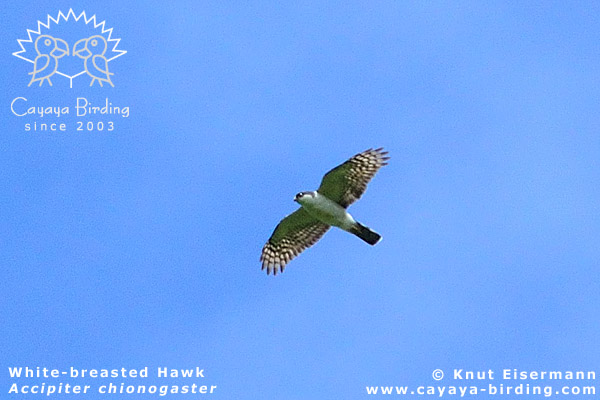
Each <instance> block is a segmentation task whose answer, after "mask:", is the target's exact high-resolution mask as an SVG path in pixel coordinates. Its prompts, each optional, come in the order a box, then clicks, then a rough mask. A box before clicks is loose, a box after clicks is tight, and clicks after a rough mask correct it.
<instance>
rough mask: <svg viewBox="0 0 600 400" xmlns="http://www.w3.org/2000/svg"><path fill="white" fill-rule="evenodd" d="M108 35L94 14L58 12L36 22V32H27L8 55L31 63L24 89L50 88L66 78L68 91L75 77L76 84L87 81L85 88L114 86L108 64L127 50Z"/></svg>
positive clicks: (104, 24)
mask: <svg viewBox="0 0 600 400" xmlns="http://www.w3.org/2000/svg"><path fill="white" fill-rule="evenodd" d="M112 33H113V28H106V21H102V22H97V20H96V15H93V16H91V17H87V15H86V13H85V11H82V12H81V13H80V14H79V15H75V13H74V12H73V9H69V12H68V13H67V15H65V14H63V12H62V11H59V12H58V15H57V16H56V18H54V17H52V16H51V15H50V14H48V16H47V19H46V22H45V23H44V22H42V21H39V20H38V21H37V30H32V29H27V36H28V38H27V39H18V40H17V42H18V43H19V46H20V47H21V50H20V51H16V52H14V53H12V54H13V56H15V57H18V58H20V59H22V60H25V61H27V62H29V63H31V64H32V65H31V69H30V72H29V73H28V74H29V75H30V78H29V82H28V85H27V86H39V87H41V86H44V85H47V86H53V84H52V82H53V80H54V81H56V80H57V79H62V78H67V79H68V80H69V87H70V88H72V87H73V80H75V78H78V79H77V81H78V83H79V82H85V78H87V79H88V82H89V86H100V87H103V86H104V85H110V86H112V87H114V83H113V76H114V75H115V74H114V72H112V69H113V68H112V67H113V65H112V61H114V60H115V59H116V58H118V57H120V56H122V55H123V54H125V53H127V51H125V50H119V49H118V48H117V47H118V45H119V42H120V41H121V39H118V38H113V37H112Z"/></svg>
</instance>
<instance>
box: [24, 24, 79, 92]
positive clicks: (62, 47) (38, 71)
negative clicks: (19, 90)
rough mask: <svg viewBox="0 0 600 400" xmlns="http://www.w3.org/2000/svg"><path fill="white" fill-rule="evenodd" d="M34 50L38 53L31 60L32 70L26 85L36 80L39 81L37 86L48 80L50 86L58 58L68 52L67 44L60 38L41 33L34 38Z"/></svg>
mask: <svg viewBox="0 0 600 400" xmlns="http://www.w3.org/2000/svg"><path fill="white" fill-rule="evenodd" d="M35 51H37V54H38V55H37V57H36V58H35V60H34V61H33V71H32V72H30V73H29V75H31V82H29V85H27V86H31V84H32V83H33V82H37V81H39V82H40V84H39V86H42V84H43V83H44V81H48V83H49V84H50V86H52V81H51V80H50V77H51V76H52V75H54V74H55V73H56V70H57V69H58V59H59V58H61V57H64V56H65V55H67V54H69V45H68V44H67V42H65V41H64V40H62V39H57V38H54V37H52V36H50V35H41V36H38V38H37V39H36V40H35Z"/></svg>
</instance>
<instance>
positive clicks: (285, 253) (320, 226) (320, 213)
mask: <svg viewBox="0 0 600 400" xmlns="http://www.w3.org/2000/svg"><path fill="white" fill-rule="evenodd" d="M387 154H388V152H387V151H383V148H382V147H380V148H378V149H374V150H373V149H369V150H366V151H363V152H362V153H359V154H357V155H355V156H354V157H351V158H350V159H349V160H348V161H346V162H344V163H343V164H341V165H339V166H337V167H335V168H334V169H332V170H331V171H329V172H328V173H326V174H325V176H324V177H323V180H322V181H321V186H319V189H317V190H316V191H313V192H300V193H298V194H297V195H296V197H295V198H294V201H295V202H297V203H299V204H300V206H301V207H300V208H299V209H297V210H296V211H294V212H293V213H291V214H290V215H288V216H287V217H285V218H284V219H283V220H281V222H280V223H279V225H277V227H276V228H275V231H274V232H273V234H272V235H271V237H270V238H269V240H268V241H267V243H266V244H265V246H264V247H263V250H262V254H261V256H260V261H261V262H262V269H263V270H264V269H266V270H267V274H270V273H271V272H273V274H274V275H277V272H279V271H281V272H283V269H284V268H285V266H286V264H287V263H288V262H290V260H291V259H293V258H294V257H296V256H297V255H298V254H300V253H301V252H302V251H303V250H304V249H306V248H308V247H310V246H312V245H313V244H315V243H316V242H317V241H318V240H319V239H320V238H321V237H322V236H323V235H324V234H325V232H327V230H328V229H329V228H330V227H331V226H337V227H338V228H341V229H343V230H345V231H347V232H350V233H352V234H354V235H356V236H358V237H359V238H361V239H362V240H364V241H365V242H367V243H369V244H370V245H374V244H376V243H377V242H379V241H380V240H381V236H380V235H379V234H378V233H376V232H373V231H372V230H370V229H369V228H367V227H366V226H363V225H361V224H360V223H358V222H356V221H355V220H354V218H352V216H351V215H350V214H348V212H347V211H346V208H348V206H349V205H350V204H352V203H354V202H355V201H356V200H358V199H359V198H360V196H362V194H363V193H364V192H365V190H366V189H367V184H368V183H369V181H370V180H371V178H373V176H375V173H376V172H377V171H378V170H379V168H381V167H383V166H384V165H387V160H389V157H387Z"/></svg>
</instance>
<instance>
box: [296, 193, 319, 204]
mask: <svg viewBox="0 0 600 400" xmlns="http://www.w3.org/2000/svg"><path fill="white" fill-rule="evenodd" d="M314 197H315V192H300V193H298V194H297V195H296V197H294V201H295V202H296V203H300V204H302V202H303V201H304V200H306V199H308V198H314Z"/></svg>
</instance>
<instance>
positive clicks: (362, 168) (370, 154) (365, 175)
mask: <svg viewBox="0 0 600 400" xmlns="http://www.w3.org/2000/svg"><path fill="white" fill-rule="evenodd" d="M387 154H388V152H387V151H383V147H380V148H378V149H375V150H373V149H369V150H366V151H363V152H362V153H359V154H357V155H355V156H354V157H351V158H350V159H349V160H348V161H346V162H345V163H343V164H341V165H338V166H337V167H335V168H334V169H332V170H331V171H329V172H328V173H326V174H325V176H324V177H323V180H322V181H321V186H319V189H318V190H317V191H318V192H319V193H321V194H322V195H324V196H327V197H328V198H329V199H331V200H333V201H335V202H336V203H338V204H339V205H341V206H342V207H344V208H347V207H348V206H349V205H350V204H352V203H354V202H355V201H356V200H358V199H359V198H360V196H362V194H363V193H364V192H365V190H366V189H367V183H369V181H370V180H371V178H373V176H375V173H376V172H377V171H378V170H379V168H381V167H383V166H384V165H387V160H389V159H390V158H389V157H387V156H386V155H387Z"/></svg>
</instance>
